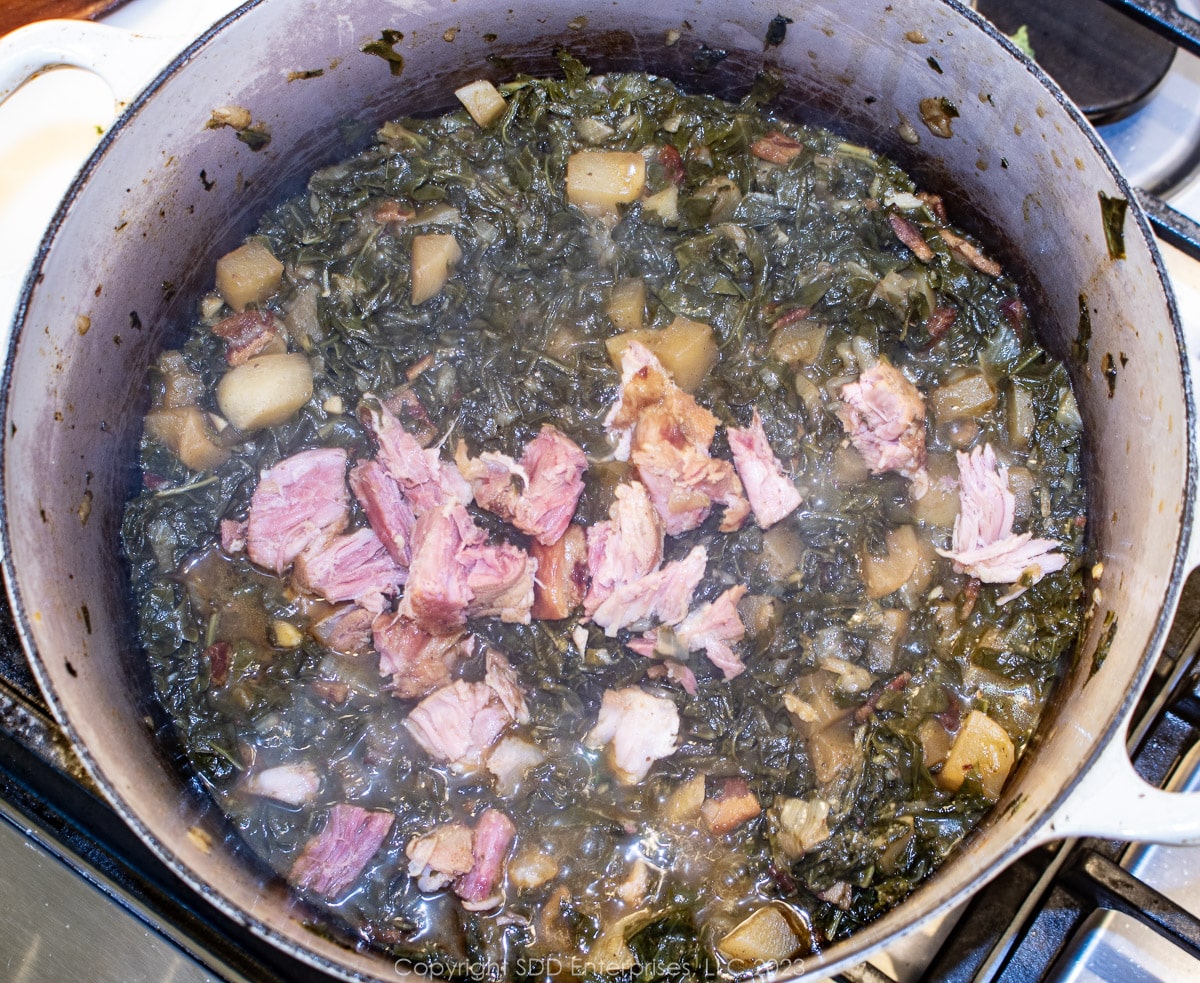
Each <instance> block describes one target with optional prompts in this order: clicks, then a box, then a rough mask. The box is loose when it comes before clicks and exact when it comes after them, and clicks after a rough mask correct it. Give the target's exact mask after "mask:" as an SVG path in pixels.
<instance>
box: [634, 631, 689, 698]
mask: <svg viewBox="0 0 1200 983" xmlns="http://www.w3.org/2000/svg"><path fill="white" fill-rule="evenodd" d="M629 647H630V648H633V645H632V643H631V644H630V646H629ZM635 651H638V650H635ZM653 651H654V645H653V642H652V643H651V645H650V652H649V653H646V652H642V654H643V655H648V654H652V653H653ZM646 676H647V678H649V679H666V680H669V681H670V682H672V683H678V684H679V686H680V688H681V689H682V690H683V691H684V692H685V693H687V694H688V695H689V696H695V695H696V689H697V687H698V686H699V683H698V682H697V681H696V674H695V673H694V672H692V670H691V669H690V668H688V667H687V666H685V665H684V664H683V663H682V662H676V661H675V660H674V659H665V660H664V661H662V662H656V663H655V664H654V665H652V666H651V667H650V668H649V669H647V670H646Z"/></svg>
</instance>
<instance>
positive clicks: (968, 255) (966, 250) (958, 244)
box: [938, 229, 1004, 276]
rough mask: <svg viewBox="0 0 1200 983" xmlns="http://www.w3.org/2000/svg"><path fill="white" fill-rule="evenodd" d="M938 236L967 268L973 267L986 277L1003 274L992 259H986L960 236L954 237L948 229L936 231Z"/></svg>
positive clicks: (1000, 267) (1001, 269) (998, 265)
mask: <svg viewBox="0 0 1200 983" xmlns="http://www.w3.org/2000/svg"><path fill="white" fill-rule="evenodd" d="M938 235H940V236H941V237H942V241H943V242H945V243H946V245H947V246H949V247H950V248H951V249H953V250H954V252H956V253H957V254H958V255H959V257H960V258H961V259H962V260H963V262H964V263H966V264H967V266H971V267H974V268H975V269H977V270H978V271H979V272H980V273H985V274H987V275H988V276H1000V274H1002V273H1003V272H1004V268H1003V267H1002V266H1001V265H1000V264H999V263H997V262H996V261H995V260H994V259H988V257H986V256H985V255H983V253H982V252H980V251H979V247H978V246H975V245H973V244H972V243H970V242H968V241H967V240H966V239H964V238H963V237H962V236H960V235H955V234H954V233H953V232H951V231H950V230H949V229H938Z"/></svg>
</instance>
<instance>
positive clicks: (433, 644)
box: [371, 611, 464, 700]
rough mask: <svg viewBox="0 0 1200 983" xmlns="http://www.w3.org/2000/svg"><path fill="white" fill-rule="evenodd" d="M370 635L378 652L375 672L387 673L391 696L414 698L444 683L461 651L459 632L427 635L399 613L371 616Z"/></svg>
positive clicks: (460, 634)
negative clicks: (377, 669) (389, 680)
mask: <svg viewBox="0 0 1200 983" xmlns="http://www.w3.org/2000/svg"><path fill="white" fill-rule="evenodd" d="M371 638H372V640H373V641H374V643H375V650H376V651H377V652H378V653H379V675H381V676H391V677H392V683H391V690H392V695H394V696H396V697H398V698H399V699H402V700H414V699H416V698H418V697H421V696H425V695H426V694H428V693H432V692H433V691H434V690H435V689H438V688H440V687H442V686H445V685H446V684H448V683H449V682H450V680H451V674H452V673H453V672H454V669H455V667H457V665H458V663H459V659H460V658H461V657H462V655H463V654H464V653H463V644H462V642H463V635H462V633H461V632H455V633H453V634H450V635H430V634H429V633H428V632H424V631H422V630H421V629H420V628H418V627H417V625H416V624H415V622H413V621H410V620H409V619H408V618H405V617H404V616H403V615H401V614H398V613H394V612H387V611H385V612H384V613H383V614H381V615H379V616H378V617H376V618H375V620H374V622H373V624H372V625H371Z"/></svg>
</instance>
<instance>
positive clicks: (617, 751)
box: [584, 686, 679, 785]
mask: <svg viewBox="0 0 1200 983" xmlns="http://www.w3.org/2000/svg"><path fill="white" fill-rule="evenodd" d="M678 734H679V711H678V710H677V709H676V707H675V704H674V703H673V702H672V701H671V700H669V699H667V698H666V697H663V696H652V695H651V694H650V693H647V692H646V691H645V690H643V689H641V688H640V687H637V686H629V687H626V688H624V689H610V690H605V691H604V696H603V697H601V700H600V713H599V716H598V717H597V718H596V725H595V726H594V727H593V728H592V729H591V730H590V731H588V733H587V736H586V737H585V738H584V744H585V745H586V746H587V747H589V748H592V749H593V750H596V749H599V748H602V747H605V746H607V748H608V751H607V754H608V763H609V767H610V768H612V771H613V774H614V775H615V776H616V778H617V780H618V781H619V782H620V783H621V784H622V785H636V784H637V783H638V782H640V781H641V780H642V779H643V778H645V777H646V775H647V774H648V773H649V771H650V767H651V766H652V765H653V764H654V762H655V761H658V760H659V759H660V758H665V757H668V756H669V755H671V754H674V752H675V739H676V737H677V736H678Z"/></svg>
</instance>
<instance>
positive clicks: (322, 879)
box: [290, 802, 393, 899]
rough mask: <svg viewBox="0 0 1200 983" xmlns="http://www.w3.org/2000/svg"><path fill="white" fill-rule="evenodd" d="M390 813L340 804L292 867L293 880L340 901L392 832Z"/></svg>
mask: <svg viewBox="0 0 1200 983" xmlns="http://www.w3.org/2000/svg"><path fill="white" fill-rule="evenodd" d="M392 820H393V816H392V814H391V813H390V812H368V811H367V810H366V809H360V808H359V807H358V806H354V805H349V804H348V803H344V802H343V803H340V804H338V805H335V806H334V807H333V808H332V809H330V810H329V816H328V818H326V820H325V825H324V827H323V828H322V829H321V832H319V833H317V835H316V836H314V837H312V839H310V840H309V841H308V842H307V843H306V844H304V849H303V850H301V851H300V856H298V857H297V858H296V862H295V863H294V864H292V871H291V874H290V880H291V882H292V883H293V884H295V885H296V886H297V887H299V888H303V889H305V890H308V891H312V892H314V893H315V894H320V895H322V896H323V897H326V898H330V899H333V898H337V897H338V896H340V895H341V894H342V893H343V892H344V891H345V890H346V888H348V887H349V886H350V885H351V884H353V883H354V881H355V880H357V879H358V876H359V874H361V873H362V872H363V870H364V868H365V867H366V866H367V863H368V861H370V859H371V858H372V857H373V856H375V854H376V853H377V852H378V850H379V848H380V846H382V845H383V841H384V840H385V839H387V835H388V833H390V832H391V830H392Z"/></svg>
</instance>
